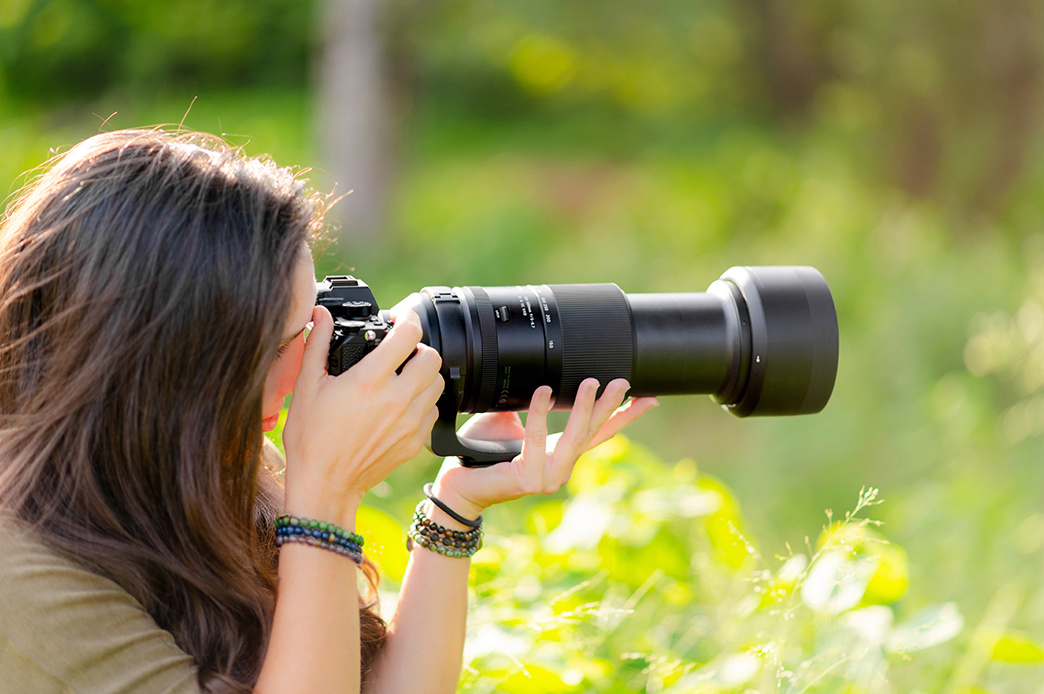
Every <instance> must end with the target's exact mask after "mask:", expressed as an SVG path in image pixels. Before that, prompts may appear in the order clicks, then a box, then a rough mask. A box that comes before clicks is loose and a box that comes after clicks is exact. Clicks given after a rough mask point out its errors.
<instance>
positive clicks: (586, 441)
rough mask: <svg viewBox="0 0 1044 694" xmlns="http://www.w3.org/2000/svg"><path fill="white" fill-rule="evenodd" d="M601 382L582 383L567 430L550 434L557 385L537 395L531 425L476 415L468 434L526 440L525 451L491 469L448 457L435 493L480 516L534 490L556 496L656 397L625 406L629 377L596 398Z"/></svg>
mask: <svg viewBox="0 0 1044 694" xmlns="http://www.w3.org/2000/svg"><path fill="white" fill-rule="evenodd" d="M598 387H599V384H598V381H596V380H595V379H593V378H589V379H587V380H585V381H584V382H583V383H581V384H580V388H579V389H578V391H577V394H576V399H575V401H574V404H573V409H572V411H571V412H570V413H569V420H568V421H567V423H566V427H565V431H563V432H562V433H561V434H556V435H552V436H548V433H547V413H548V412H549V411H550V409H551V388H549V387H548V386H541V387H540V388H538V389H537V390H536V392H535V393H533V399H532V401H531V402H530V407H529V415H528V417H527V419H526V424H525V426H524V427H523V426H522V420H521V419H520V418H519V416H518V413H516V412H496V413H493V412H490V413H486V414H481V415H476V416H475V417H472V418H471V419H470V420H468V421H467V422H466V423H465V424H464V426H463V427H462V428H461V430H460V434H461V435H462V436H467V437H468V438H474V439H484V440H492V441H498V440H499V441H504V440H518V439H521V440H522V452H521V453H520V454H519V455H517V456H515V458H514V459H513V460H511V461H510V462H506V463H497V464H496V465H491V466H489V467H485V468H466V467H463V466H461V465H460V463H459V462H457V460H456V459H455V458H447V459H446V462H445V463H444V464H443V466H442V469H441V470H440V471H439V475H438V478H437V479H436V481H435V486H434V489H433V494H434V495H435V496H436V497H437V498H439V499H440V500H441V501H443V502H444V503H445V504H447V505H448V506H449V507H450V508H452V509H453V510H454V511H456V512H457V513H459V514H461V515H463V516H465V517H468V518H477V517H478V516H479V515H480V514H481V513H482V511H484V510H485V509H486V508H488V507H490V506H492V505H493V504H497V503H501V502H503V501H510V500H511V499H517V498H519V497H522V496H527V495H530V494H551V493H553V492H556V491H558V490H559V489H561V488H562V486H563V485H565V483H566V482H568V481H569V477H570V475H572V472H573V466H574V465H575V464H576V461H577V459H578V458H579V457H580V456H581V455H582V454H583V453H585V452H587V451H588V450H590V449H591V448H594V447H595V446H597V445H598V444H600V443H604V442H605V441H608V440H609V439H611V438H612V437H613V436H614V435H616V434H617V433H618V432H619V431H620V430H621V429H623V428H624V427H625V426H627V425H628V424H630V423H631V422H633V421H634V420H635V419H637V418H638V417H640V416H641V415H642V414H644V413H645V412H647V411H649V410H650V409H652V408H653V407H655V406H656V405H657V404H658V403H657V400H656V398H635V399H634V400H631V401H629V402H628V403H627V405H626V406H624V407H621V406H620V405H621V403H623V400H624V396H625V394H626V392H627V389H628V388H629V387H630V386H629V385H628V383H627V381H626V380H624V379H617V380H615V381H612V382H610V383H609V385H608V386H606V389H605V392H604V393H603V394H602V397H600V398H597V399H596V397H595V396H596V395H597V393H598Z"/></svg>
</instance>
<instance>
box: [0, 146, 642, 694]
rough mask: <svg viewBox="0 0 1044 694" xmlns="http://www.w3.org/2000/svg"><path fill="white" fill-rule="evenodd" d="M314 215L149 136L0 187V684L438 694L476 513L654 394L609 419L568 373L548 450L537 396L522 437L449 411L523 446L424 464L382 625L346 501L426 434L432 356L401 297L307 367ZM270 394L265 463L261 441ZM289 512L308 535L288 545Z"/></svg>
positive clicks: (548, 480) (508, 425) (82, 150)
mask: <svg viewBox="0 0 1044 694" xmlns="http://www.w3.org/2000/svg"><path fill="white" fill-rule="evenodd" d="M323 211H324V208H323V204H322V202H321V200H320V199H319V198H317V197H316V196H315V195H314V194H308V193H306V192H305V189H304V185H303V184H302V182H300V181H298V180H295V178H294V176H293V175H292V174H290V173H289V172H288V171H287V170H285V169H279V168H277V167H276V166H275V165H274V164H272V163H270V162H266V161H262V160H258V159H248V158H245V157H243V156H242V155H241V154H240V153H239V152H237V151H235V150H232V149H230V148H228V147H227V146H225V145H224V144H222V143H220V142H219V141H216V140H214V139H212V138H209V137H206V136H201V135H197V134H172V133H168V132H163V131H158V130H152V131H121V132H114V133H105V134H101V135H98V136H95V137H92V138H90V139H88V140H86V141H84V142H82V143H80V144H79V145H77V146H76V147H74V148H73V149H72V150H70V151H69V152H68V153H66V154H65V155H62V156H61V157H59V158H57V160H56V162H55V163H54V164H53V166H52V167H51V169H50V170H49V171H48V172H47V173H45V174H43V175H41V176H39V177H38V178H37V179H36V180H35V182H34V183H33V184H32V185H30V186H29V187H27V189H26V190H25V191H24V192H23V193H22V195H21V196H20V197H19V199H18V200H17V201H15V202H14V203H12V204H11V205H10V207H9V209H8V212H7V214H6V216H5V218H4V220H3V224H2V226H0V514H2V516H0V523H2V530H3V532H2V533H0V552H2V556H3V557H4V559H3V562H2V564H0V673H3V678H4V683H3V686H4V687H7V686H10V687H12V688H13V690H14V691H33V692H51V691H55V692H58V691H61V692H64V691H69V690H74V691H105V692H113V691H125V692H138V691H143V692H144V691H149V692H151V691H177V692H182V691H184V692H196V691H201V690H202V691H208V692H246V691H258V692H290V691H292V692H337V691H345V692H356V691H359V690H360V687H362V688H364V689H365V690H366V691H389V692H404V691H453V689H454V688H455V686H456V682H457V679H458V677H459V673H460V667H461V657H462V647H463V639H464V624H465V615H466V609H467V604H466V603H467V600H466V597H467V596H466V584H467V574H468V561H467V556H469V555H470V554H471V553H473V551H474V549H475V545H476V544H477V534H478V531H477V530H474V529H473V528H472V526H474V525H476V524H477V522H478V521H477V520H476V519H478V518H479V517H480V515H481V513H482V511H483V510H484V509H486V508H488V507H489V506H491V505H492V504H495V503H499V502H502V501H506V500H509V499H513V498H517V497H520V496H523V495H525V494H532V493H546V492H550V491H554V490H556V489H558V488H559V487H561V485H562V484H564V483H565V481H566V480H567V479H568V477H569V474H570V472H571V470H572V466H573V464H574V463H575V462H576V459H577V457H578V456H579V455H580V454H581V453H583V452H584V451H585V450H587V449H588V448H590V447H591V446H592V445H595V444H597V443H599V442H601V441H604V440H605V439H607V438H609V437H610V436H612V435H613V434H614V433H615V432H616V431H618V430H619V429H620V428H622V427H623V426H624V425H625V424H627V423H628V422H629V421H632V420H633V419H634V418H636V417H637V416H638V415H640V414H641V413H642V412H644V411H645V410H646V409H648V408H649V407H651V406H652V405H653V404H655V403H654V401H652V400H650V399H641V400H635V401H632V402H631V403H630V405H629V406H628V407H625V408H622V409H618V406H619V405H620V403H621V402H622V400H623V398H624V393H625V391H626V388H627V384H626V383H625V382H623V381H615V382H613V383H611V384H609V385H608V386H607V387H606V389H605V392H604V394H603V395H602V396H601V397H600V398H597V399H596V397H595V394H596V390H597V387H598V384H597V383H596V382H595V381H593V380H589V381H587V382H585V383H584V384H583V385H582V386H581V389H580V393H579V394H578V396H577V399H576V405H575V406H574V408H573V411H572V412H571V414H570V418H569V421H568V424H567V426H566V430H565V432H564V434H563V436H562V437H561V438H560V439H557V441H556V440H555V439H554V438H551V437H548V436H547V431H546V414H547V412H548V410H549V409H550V406H551V392H550V389H549V388H546V387H545V388H540V389H538V390H537V392H536V393H535V394H534V396H533V401H532V407H531V410H530V416H529V417H528V420H527V423H526V426H525V427H524V428H523V427H522V425H521V423H520V420H519V419H518V417H517V415H514V414H503V413H502V414H496V415H493V414H490V415H481V416H478V417H475V418H472V420H471V421H470V422H469V423H468V424H467V425H466V426H467V427H468V428H469V431H468V432H467V433H468V435H470V436H476V437H479V438H498V437H504V438H520V437H524V440H525V447H524V449H523V452H522V453H521V454H520V455H519V456H518V457H517V458H516V459H515V460H514V461H512V462H510V463H504V464H500V465H496V466H493V467H490V468H485V469H478V470H472V469H467V468H462V467H460V466H458V465H456V464H455V463H453V462H451V461H447V463H446V464H445V465H443V468H442V470H441V471H440V473H439V475H438V477H437V479H436V481H435V483H434V485H433V487H432V488H431V489H430V490H429V494H430V497H431V498H432V500H431V501H425V502H424V503H423V504H421V505H420V506H419V507H418V515H417V519H416V520H415V524H414V528H413V529H412V530H411V535H412V536H413V537H414V538H416V539H417V540H418V542H417V543H415V544H414V545H413V550H412V552H411V556H410V562H409V567H408V569H407V573H406V577H405V579H404V582H403V585H402V589H401V593H400V599H399V602H398V605H397V608H396V612H395V614H394V616H393V617H392V619H391V621H390V623H389V624H388V625H387V626H385V624H384V622H383V621H382V620H381V619H380V618H379V617H377V616H376V615H375V614H374V613H373V612H372V610H371V609H370V607H369V606H368V605H369V602H368V601H366V600H365V599H363V598H362V597H361V596H360V595H359V592H358V587H357V574H358V572H359V571H360V570H361V571H362V572H363V573H364V575H365V576H366V577H367V578H368V579H369V583H370V586H371V590H372V586H373V585H375V580H376V577H375V573H374V571H373V568H372V565H370V564H369V563H368V562H366V561H365V559H364V557H363V553H362V539H361V538H359V537H358V536H356V535H355V534H354V531H355V514H356V511H357V509H358V507H359V504H360V503H361V500H362V498H363V495H364V494H365V492H366V491H367V490H368V489H370V488H371V487H372V486H373V485H375V484H377V483H378V482H380V481H381V480H383V479H384V478H385V477H386V476H387V475H388V474H389V473H391V472H392V471H393V470H394V469H395V468H396V467H398V466H399V465H400V464H402V463H403V462H405V461H406V460H408V459H410V458H411V457H413V456H415V455H416V454H417V453H418V452H419V450H420V448H421V446H422V443H423V441H424V440H425V439H426V437H427V435H428V434H429V433H430V430H431V427H432V424H433V422H434V421H435V418H436V410H435V402H436V400H437V398H438V396H439V394H440V393H441V391H442V388H443V382H442V379H441V378H440V376H439V367H440V359H439V356H438V354H437V353H436V352H435V351H434V350H432V349H431V348H429V347H427V346H426V345H423V344H419V340H420V338H421V329H420V323H419V320H418V318H417V317H416V315H414V314H413V313H412V312H409V311H403V312H402V313H401V314H400V315H396V316H395V318H396V320H395V327H394V328H393V329H392V330H391V331H390V333H389V334H388V336H387V337H386V338H385V340H384V341H383V342H382V343H381V344H380V346H379V347H378V348H377V349H376V350H374V351H373V352H372V353H370V354H369V355H367V356H366V358H365V359H364V360H363V361H362V362H361V363H360V364H358V365H357V366H356V367H353V368H352V369H350V370H349V371H347V372H345V373H344V374H341V375H339V376H337V377H332V376H330V375H328V374H327V373H326V369H325V363H326V351H327V348H328V345H329V340H330V337H331V335H332V320H331V318H330V315H329V312H328V311H326V309H324V308H320V307H315V306H314V303H315V284H314V269H313V266H312V259H311V254H310V252H309V250H308V245H307V242H308V240H309V238H310V237H311V235H312V234H313V232H315V231H316V230H317V229H318V228H319V226H320V224H321V221H322V213H323ZM309 325H311V326H312V328H311V332H310V333H308V334H307V337H306V332H307V327H308V326H309ZM414 352H416V353H415V354H414ZM411 354H413V355H414V356H413V358H412V359H409V361H408V362H407V363H406V364H405V366H404V367H403V368H402V369H401V373H397V369H398V368H399V367H400V365H402V364H403V362H405V361H406V360H407V358H408V357H409V356H410V355H411ZM291 391H293V393H294V397H293V401H292V405H291V407H290V410H289V414H288V418H287V422H286V426H285V429H284V436H283V441H284V445H285V452H286V459H285V470H284V469H283V464H282V462H281V461H278V460H277V455H273V453H272V451H271V450H270V447H268V449H267V450H266V446H265V445H264V437H263V434H262V432H263V430H265V429H270V428H271V427H272V426H274V424H275V422H276V418H277V416H278V412H279V410H280V407H281V406H282V403H283V400H284V398H285V396H286V395H288V394H289V393H290V392H291ZM330 432H336V435H331V434H330ZM549 444H553V446H552V445H549ZM549 448H550V450H548V449H549ZM443 509H445V510H443ZM280 514H284V515H280ZM310 521H315V523H314V524H313V525H316V527H318V524H319V523H320V522H321V523H322V528H323V530H322V532H323V533H324V534H323V535H322V537H319V535H318V534H316V535H315V537H314V538H313V539H308V541H307V542H305V541H303V540H305V539H306V537H302V536H301V535H300V533H301V532H302V528H303V531H304V532H306V533H312V532H315V533H318V532H319V531H318V530H313V529H310V526H309V522H310ZM327 524H328V525H327ZM327 528H329V531H328V532H327V530H326V529H327ZM433 528H440V530H439V533H441V534H435V532H434V530H431V529H433ZM335 530H336V533H335ZM361 530H362V532H363V533H365V528H363V529H361ZM453 531H456V533H454V532H453ZM429 532H431V533H432V534H431V535H430V536H429V535H426V534H425V533H429ZM295 533H297V534H296V535H295ZM453 538H458V539H453ZM454 542H455V543H456V544H457V545H458V546H460V545H463V550H461V549H453V548H452V547H450V545H451V544H452V543H454ZM448 547H449V549H447V548H448ZM277 548H278V549H277ZM326 550H334V551H326Z"/></svg>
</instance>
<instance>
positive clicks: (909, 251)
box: [0, 0, 1044, 693]
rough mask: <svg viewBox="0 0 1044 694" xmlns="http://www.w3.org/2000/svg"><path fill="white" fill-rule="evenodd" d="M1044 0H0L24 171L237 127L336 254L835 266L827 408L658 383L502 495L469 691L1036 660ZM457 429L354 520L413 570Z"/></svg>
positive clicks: (985, 681)
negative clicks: (738, 402)
mask: <svg viewBox="0 0 1044 694" xmlns="http://www.w3.org/2000/svg"><path fill="white" fill-rule="evenodd" d="M1042 36H1044V5H1042V4H1041V3H1039V2H1033V1H1032V0H993V1H992V2H988V3H952V2H946V1H944V0H913V1H912V2H910V1H906V2H899V1H897V0H878V1H877V2H865V1H862V0H833V1H830V2H826V1H824V0H805V1H804V2H793V1H791V0H738V1H736V2H724V1H723V0H648V1H647V2H643V3H634V2H623V1H621V0H600V1H599V2H592V1H590V0H570V1H569V2H561V1H558V2H551V1H548V0H526V1H525V2H522V1H519V0H501V1H500V2H496V3H485V2H477V1H475V0H446V1H444V2H441V3H424V2H417V1H415V0H383V1H380V0H168V1H167V2H162V3H161V2H155V3H153V2H140V1H138V0H0V179H2V180H3V181H5V183H4V184H3V185H4V186H8V188H7V189H6V191H5V192H12V193H13V192H14V191H16V190H17V189H18V187H19V186H20V185H21V184H22V183H23V182H24V180H25V178H24V176H22V174H23V172H25V171H27V170H29V169H31V168H33V167H36V166H38V165H39V164H40V163H42V162H43V161H44V160H46V159H47V158H48V157H49V156H50V155H51V154H52V153H53V152H55V151H62V150H63V149H65V148H68V147H69V146H70V145H72V144H73V143H75V142H76V141H78V140H80V139H82V138H84V137H88V136H90V135H91V134H94V133H97V132H99V131H104V130H110V129H116V128H123V127H132V126H142V125H157V124H173V125H178V124H181V125H183V126H184V127H188V128H193V129H199V130H204V131H208V132H214V133H218V134H222V135H224V136H225V137H226V138H227V139H228V140H229V141H231V142H232V143H234V144H236V145H241V146H242V147H243V148H244V150H245V151H246V152H247V153H250V154H262V153H268V154H270V155H271V156H272V157H273V158H274V159H275V160H276V161H278V162H279V163H280V164H284V165H288V166H293V167H295V168H298V169H300V170H301V171H302V176H305V177H307V178H309V179H310V180H311V181H312V182H313V183H314V185H315V186H316V187H318V188H319V189H320V190H321V191H323V192H328V193H330V194H331V195H333V196H334V197H337V196H340V195H342V194H344V193H346V192H347V191H348V190H353V191H354V192H352V193H351V194H350V195H347V196H346V197H344V198H343V199H341V200H340V202H339V203H338V204H337V205H336V207H335V208H334V219H333V220H332V221H334V222H335V223H336V226H335V227H334V228H333V230H332V233H331V236H332V237H335V238H337V239H339V240H338V241H337V242H335V243H332V244H331V245H330V247H329V248H327V249H326V250H325V252H324V254H323V256H322V257H321V258H320V259H319V271H320V273H326V272H345V271H350V270H353V271H354V272H355V273H356V274H357V275H359V276H360V277H362V278H364V279H366V280H367V281H368V282H369V283H370V284H371V286H373V288H374V289H375V292H376V294H377V298H378V300H379V301H380V302H381V303H382V305H386V306H390V305H391V304H393V303H395V302H396V301H398V300H399V299H401V298H402V297H404V296H405V295H406V294H408V293H410V292H412V291H415V290H417V289H419V288H420V287H422V286H427V285H466V284H482V285H503V284H540V283H555V282H563V283H568V282H608V281H611V282H616V283H617V284H619V285H620V286H621V287H622V288H623V289H624V290H625V291H628V292H655V291H703V290H704V289H705V288H706V287H707V285H708V284H709V283H710V282H711V281H713V280H714V279H715V278H717V276H718V275H719V274H720V273H721V272H722V271H724V270H725V269H726V268H728V267H730V266H732V265H751V264H808V265H814V266H816V267H818V268H819V269H820V270H821V271H822V272H823V274H824V275H825V276H826V278H827V279H828V281H829V282H830V284H831V287H832V289H833V292H834V298H835V301H836V304H837V309H838V315H839V321H840V327H841V359H840V367H839V373H838V380H837V386H836V389H835V393H834V396H833V398H832V400H831V402H830V404H829V405H828V407H827V408H826V410H825V411H824V412H823V413H821V414H819V415H815V416H811V417H803V418H786V419H776V420H736V419H734V418H732V417H730V416H728V415H726V414H724V413H722V412H721V411H720V410H719V409H718V408H716V407H715V406H713V404H712V403H711V402H710V401H709V400H708V399H707V398H703V397H688V398H670V399H665V401H664V403H663V404H662V405H661V407H660V408H658V409H657V410H656V411H655V412H654V413H652V414H651V415H649V416H648V417H646V418H645V419H644V420H643V421H641V422H639V423H638V424H637V425H635V426H634V427H633V428H632V429H630V430H629V432H628V434H629V440H625V441H621V442H618V443H616V444H614V445H611V446H609V447H608V448H606V449H603V450H602V451H600V452H598V453H597V454H596V455H593V456H591V457H590V458H589V459H587V460H585V461H583V462H582V463H581V468H580V469H578V472H577V474H576V475H575V477H574V480H573V481H572V482H571V483H570V488H569V494H565V493H561V494H559V495H556V496H554V497H551V498H548V499H536V500H529V501H521V502H516V504H514V505H512V506H511V507H509V508H507V509H494V510H492V511H491V512H490V514H489V520H488V522H487V526H488V527H489V535H488V537H487V547H486V549H484V550H483V552H482V553H480V555H479V556H478V557H476V561H475V570H474V572H473V573H474V577H473V590H474V592H475V595H474V600H473V605H474V607H473V615H472V620H471V627H470V628H471V630H472V634H471V637H470V639H469V650H468V653H467V667H466V672H465V676H464V680H463V682H462V691H474V692H478V691H494V690H496V691H518V692H524V691H534V692H535V691H541V692H549V691H550V692H554V691H562V692H583V691H600V692H601V691H606V692H608V691H613V692H616V691H619V692H630V691H648V692H660V691H664V692H668V691H675V692H690V691H701V692H702V691H706V692H730V691H739V692H742V691H758V692H768V691H780V692H819V691H822V692H852V693H855V692H955V693H956V692H960V693H970V692H979V693H981V692H1040V691H1044V688H1042V687H1041V685H1040V682H1044V666H1042V664H1041V663H1042V661H1044V650H1042V648H1044V647H1042V645H1041V644H1044V495H1042V484H1044V467H1042V466H1044V457H1042V454H1044V445H1042V444H1044V439H1042V438H1041V434H1042V433H1044V392H1042V387H1044V234H1042V229H1044V156H1042V155H1044V139H1042V135H1044V127H1042V124H1044V100H1042V96H1044V39H1042V38H1041V37H1042ZM437 464H438V463H437V461H435V460H434V459H432V458H430V457H427V458H422V459H421V460H419V461H417V462H416V464H414V465H411V466H410V467H409V468H408V469H407V468H404V469H402V470H400V471H399V472H397V473H396V475H395V476H394V477H393V478H392V479H390V480H389V481H388V482H387V483H386V484H384V485H382V486H381V487H379V488H378V489H377V490H375V493H374V494H373V495H371V499H370V505H369V506H368V507H367V509H366V510H365V512H364V517H363V519H362V520H361V525H362V526H363V527H364V532H365V528H366V527H367V526H369V527H370V528H372V530H371V534H372V536H373V538H374V539H373V541H372V546H373V547H374V551H375V553H376V555H377V556H378V560H379V561H380V563H381V566H382V569H383V570H384V574H385V582H384V589H385V598H384V599H385V602H386V604H390V603H392V602H394V594H395V589H396V586H397V580H398V578H400V577H401V570H402V568H401V567H402V564H403V562H404V560H405V552H404V550H402V549H401V539H402V533H403V526H404V524H405V523H408V519H409V515H410V513H411V510H412V506H413V504H414V503H416V500H417V498H418V497H419V490H420V485H421V484H422V483H423V481H425V480H427V479H430V478H431V476H432V475H433V474H434V471H435V470H436V469H437Z"/></svg>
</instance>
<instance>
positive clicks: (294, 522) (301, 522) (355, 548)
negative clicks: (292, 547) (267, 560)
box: [275, 514, 364, 564]
mask: <svg viewBox="0 0 1044 694" xmlns="http://www.w3.org/2000/svg"><path fill="white" fill-rule="evenodd" d="M275 529H276V545H277V546H280V547H281V546H283V545H284V544H285V543H287V542H301V543H304V544H308V545H311V546H313V547H319V548H320V549H327V550H330V551H331V552H336V553H337V554H340V555H341V556H345V557H348V558H349V559H351V560H352V561H354V562H355V563H356V564H362V562H363V553H362V546H363V542H364V540H363V538H362V536H361V535H357V534H356V533H353V532H350V531H348V530H345V529H344V528H342V527H340V526H338V525H334V524H333V523H327V522H326V521H317V520H311V519H308V518H300V517H298V516H291V515H287V514H284V515H282V516H279V517H278V518H276V520H275Z"/></svg>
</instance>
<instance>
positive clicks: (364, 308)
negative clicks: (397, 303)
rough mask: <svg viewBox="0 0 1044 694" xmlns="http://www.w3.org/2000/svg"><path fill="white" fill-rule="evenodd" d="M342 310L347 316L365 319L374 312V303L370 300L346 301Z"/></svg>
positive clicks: (342, 305)
mask: <svg viewBox="0 0 1044 694" xmlns="http://www.w3.org/2000/svg"><path fill="white" fill-rule="evenodd" d="M341 311H342V313H343V315H344V316H345V317H346V318H361V319H363V320H365V319H366V318H369V317H370V314H371V313H372V312H373V304H371V303H370V302H369V301H345V302H344V303H343V304H341Z"/></svg>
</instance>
